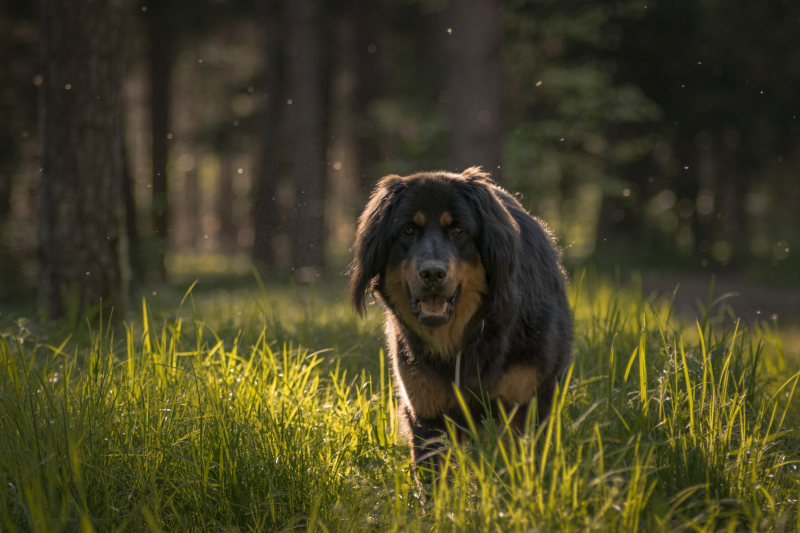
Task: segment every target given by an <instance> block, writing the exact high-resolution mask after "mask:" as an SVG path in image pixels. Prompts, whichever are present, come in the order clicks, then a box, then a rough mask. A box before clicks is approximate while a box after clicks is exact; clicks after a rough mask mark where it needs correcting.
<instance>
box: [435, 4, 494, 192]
mask: <svg viewBox="0 0 800 533" xmlns="http://www.w3.org/2000/svg"><path fill="white" fill-rule="evenodd" d="M445 23H446V24H447V26H448V37H447V46H446V51H447V72H446V76H447V80H446V88H447V98H448V102H449V111H450V124H451V126H452V128H453V133H452V153H451V158H450V162H451V167H452V168H453V170H462V169H464V168H466V167H470V166H473V165H481V166H482V167H483V168H484V169H485V170H487V171H488V172H490V173H491V174H492V175H493V176H495V177H497V176H498V174H499V167H500V156H501V153H500V152H501V143H500V141H501V139H500V135H501V131H500V118H501V117H500V111H501V100H502V93H501V88H502V68H501V58H500V7H499V2H495V1H494V0H450V2H449V5H448V9H447V12H446V19H445Z"/></svg>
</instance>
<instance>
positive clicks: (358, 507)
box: [0, 276, 800, 531]
mask: <svg viewBox="0 0 800 533" xmlns="http://www.w3.org/2000/svg"><path fill="white" fill-rule="evenodd" d="M590 278H591V277H586V276H579V277H577V279H575V280H574V281H573V283H572V288H571V300H572V303H573V309H574V313H575V321H576V323H575V337H576V341H575V344H576V359H575V361H576V362H575V364H574V365H573V367H572V368H571V370H570V373H569V375H568V376H566V377H565V379H564V380H563V382H562V384H561V387H560V389H559V391H558V392H557V395H556V401H554V405H553V411H552V413H551V415H550V418H549V423H547V424H543V425H540V426H538V427H537V426H535V425H533V424H529V425H528V429H527V431H525V433H524V435H523V436H520V437H510V436H509V431H508V424H507V420H508V418H507V416H505V417H504V416H503V415H502V414H501V417H500V419H499V420H496V419H495V420H492V419H487V420H483V421H481V420H473V421H472V424H471V425H470V427H466V428H461V430H463V431H466V432H467V433H468V434H470V435H471V436H472V439H471V442H470V444H469V445H458V446H451V447H450V449H449V452H448V457H447V460H446V462H445V466H444V467H443V471H442V472H441V475H440V476H439V477H438V480H437V481H434V482H433V483H432V485H431V486H430V487H428V489H427V492H428V494H427V495H424V496H423V495H421V494H418V493H417V488H416V485H415V484H414V482H413V480H412V478H411V475H410V471H409V455H408V450H407V449H406V448H404V447H403V446H399V445H397V444H395V443H396V442H397V438H396V437H397V435H396V431H397V428H396V422H395V414H396V413H395V410H396V404H395V401H394V396H393V394H392V392H391V383H390V377H389V370H388V364H387V361H386V360H385V358H384V356H383V353H382V350H381V345H382V339H381V327H380V316H379V313H377V312H371V313H370V316H369V318H368V320H367V321H366V322H364V323H362V322H359V321H358V320H357V319H356V317H354V314H353V313H352V311H351V310H350V309H349V308H348V306H347V303H346V301H345V297H344V290H343V288H342V287H339V286H337V285H335V284H331V285H330V286H324V285H322V286H318V287H315V288H308V287H295V288H287V287H283V286H280V285H276V284H270V283H263V282H251V283H249V284H248V285H245V286H241V287H231V288H228V289H225V290H224V291H217V290H210V291H204V290H203V288H202V287H201V286H197V287H192V288H191V289H190V290H187V291H185V292H184V293H183V294H182V295H181V294H180V293H176V294H174V295H173V296H174V301H173V302H172V307H171V308H170V307H166V306H163V307H160V308H158V309H153V308H151V304H150V303H148V302H146V301H145V302H143V303H142V305H141V309H140V316H139V317H138V318H136V319H135V320H132V321H131V322H129V323H128V324H127V325H126V326H125V327H124V329H113V328H109V327H103V328H99V329H97V330H94V331H92V332H91V334H90V335H88V336H86V339H87V340H85V341H84V340H78V337H79V335H77V334H76V335H75V336H74V337H72V338H66V339H64V340H63V341H62V342H58V343H49V342H48V341H46V340H43V339H40V338H37V337H35V336H34V335H32V334H31V333H30V332H29V331H26V332H23V331H22V330H21V329H20V330H17V331H6V332H3V336H2V340H0V390H2V393H0V454H1V455H0V482H2V486H3V489H2V490H0V499H2V501H1V502H0V529H2V530H4V531H53V530H63V529H66V530H81V531H92V530H127V529H134V530H136V529H145V530H165V531H169V530H186V529H214V530H217V529H228V528H240V529H242V530H287V529H294V528H300V529H308V530H313V529H321V530H329V531H351V530H363V529H375V530H381V531H383V530H392V531H422V530H424V531H431V530H435V531H439V530H460V531H528V530H532V529H534V530H542V531H575V530H586V529H590V530H592V529H594V530H602V531H606V530H620V531H634V530H646V531H672V530H706V531H714V530H719V529H728V530H731V529H752V530H784V531H791V530H798V529H800V513H798V496H800V481H798V480H800V475H798V474H800V473H799V472H798V468H799V467H800V451H798V450H800V435H799V434H798V429H797V428H798V422H799V421H800V412H799V411H800V409H798V405H800V402H798V399H797V395H798V394H800V391H797V386H798V380H799V379H800V376H799V375H798V373H797V371H798V366H797V364H796V361H792V360H786V358H785V357H784V354H783V350H784V348H783V344H781V342H782V336H781V333H780V332H779V331H775V330H774V329H770V328H769V327H767V326H761V325H755V326H745V325H744V324H742V323H740V322H738V321H736V320H735V319H729V318H730V317H726V318H724V319H720V316H726V315H724V314H722V315H719V316H716V315H712V314H711V313H716V312H717V310H716V309H714V308H713V306H709V308H708V309H704V312H703V314H701V315H700V316H698V317H697V320H696V321H695V320H690V319H688V318H686V317H676V316H674V315H673V314H672V312H671V307H670V304H669V301H668V300H659V301H653V300H651V299H645V298H643V297H642V296H641V291H637V290H621V289H619V288H618V287H616V286H614V285H611V284H608V283H605V282H602V281H598V280H595V279H590ZM163 296H164V295H162V297H163ZM182 300H183V301H182ZM82 338H83V337H81V339H82Z"/></svg>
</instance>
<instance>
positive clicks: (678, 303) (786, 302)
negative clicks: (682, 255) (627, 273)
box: [642, 274, 800, 325]
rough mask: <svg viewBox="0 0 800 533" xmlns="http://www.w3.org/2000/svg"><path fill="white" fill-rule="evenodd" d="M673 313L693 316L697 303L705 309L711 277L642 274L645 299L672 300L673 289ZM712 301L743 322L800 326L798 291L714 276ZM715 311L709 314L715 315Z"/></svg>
mask: <svg viewBox="0 0 800 533" xmlns="http://www.w3.org/2000/svg"><path fill="white" fill-rule="evenodd" d="M676 286H677V287H678V292H677V294H676V296H675V311H676V312H678V313H680V314H682V315H685V316H694V315H697V314H698V313H699V311H698V309H699V307H698V302H700V303H702V305H703V306H705V305H706V303H707V301H708V291H709V288H710V287H711V276H705V277H703V276H699V275H692V274H686V275H676V274H670V275H668V276H662V275H657V274H644V275H643V276H642V289H643V291H644V294H645V295H646V296H649V295H658V296H665V297H667V298H669V297H671V296H672V293H673V291H674V290H675V287H676ZM713 300H715V301H717V302H718V305H720V304H724V305H727V306H730V307H731V308H732V309H733V310H734V312H735V314H736V316H739V317H741V318H742V319H744V320H745V321H747V322H752V321H769V322H774V321H778V323H779V324H785V325H790V324H792V325H800V287H798V286H792V287H779V286H773V285H766V284H759V283H753V282H751V281H745V280H743V279H741V278H737V277H733V276H716V277H715V279H714V296H713ZM715 310H716V309H713V310H712V314H713V311H715Z"/></svg>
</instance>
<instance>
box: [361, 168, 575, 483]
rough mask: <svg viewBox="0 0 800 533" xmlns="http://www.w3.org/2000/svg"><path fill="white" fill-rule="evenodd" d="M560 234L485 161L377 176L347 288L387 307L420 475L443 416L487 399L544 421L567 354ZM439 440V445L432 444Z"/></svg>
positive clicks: (517, 417) (456, 417)
mask: <svg viewBox="0 0 800 533" xmlns="http://www.w3.org/2000/svg"><path fill="white" fill-rule="evenodd" d="M565 285H566V275H565V273H564V270H563V268H562V266H561V256H560V252H559V251H558V248H557V247H556V245H555V241H554V238H553V236H552V234H551V233H550V231H549V230H548V229H547V227H546V225H545V224H544V223H543V222H542V221H540V220H538V219H536V218H534V217H532V216H531V215H530V214H528V212H527V211H526V210H525V209H524V208H523V207H522V206H521V205H520V203H519V202H518V201H517V200H516V199H515V198H514V197H513V196H512V195H510V194H509V193H508V192H506V191H505V190H503V189H502V188H500V187H499V186H498V185H497V184H496V183H495V182H494V181H493V180H492V179H491V177H490V176H489V174H488V173H486V172H484V171H483V170H482V169H481V168H480V167H473V168H469V169H467V170H465V171H463V172H462V173H461V174H455V173H450V172H421V173H417V174H413V175H410V176H406V177H401V176H397V175H390V176H386V177H384V178H383V179H381V180H380V181H379V182H378V184H377V186H376V187H375V189H374V191H373V192H372V194H371V196H370V199H369V201H368V203H367V205H366V208H365V209H364V212H363V213H362V214H361V216H360V217H359V219H358V224H357V230H356V237H355V243H354V245H353V261H352V264H351V266H350V296H351V302H352V305H353V307H354V308H355V309H356V311H357V312H358V313H359V314H360V315H361V316H363V315H364V313H365V311H366V304H367V296H368V295H370V294H371V295H373V296H374V297H375V299H376V300H378V301H380V302H381V303H382V304H383V307H384V311H385V316H386V325H385V334H386V343H387V348H388V353H389V357H390V360H391V364H392V372H393V376H394V381H395V386H396V389H397V396H398V400H399V401H398V407H399V409H398V411H399V416H400V429H401V434H402V435H404V438H406V439H407V441H408V444H409V446H410V448H411V460H412V465H413V467H414V469H415V471H416V468H417V466H419V465H420V464H421V463H422V462H423V461H426V460H427V459H428V458H431V457H435V456H437V455H438V454H439V453H440V452H441V449H442V448H441V447H442V444H441V443H442V442H444V438H445V436H446V435H447V419H451V420H452V421H454V422H455V423H456V425H457V426H458V425H460V426H461V427H466V426H465V425H464V424H465V423H466V422H467V418H466V416H465V412H464V409H463V407H462V406H461V405H460V404H461V402H460V401H459V396H460V397H461V398H462V400H463V403H466V405H467V407H468V410H469V414H470V416H471V417H474V418H473V420H480V418H481V417H482V416H483V415H485V414H486V408H487V406H491V409H493V410H494V412H495V413H496V414H497V415H498V416H499V415H500V413H499V410H500V409H503V410H504V411H505V413H506V416H510V422H511V424H510V425H511V427H512V429H514V430H521V429H523V427H524V425H525V421H526V417H527V410H528V409H529V408H532V406H533V405H534V402H535V406H536V413H538V417H539V419H540V420H541V419H543V418H544V417H546V416H547V414H548V413H549V411H550V407H551V403H552V400H553V394H554V390H555V386H556V383H557V380H558V378H559V376H560V375H561V374H562V373H563V372H564V371H565V369H566V368H567V366H568V365H569V364H570V362H571V344H572V318H571V314H570V309H569V305H568V303H567V298H566V294H565ZM437 443H438V444H437Z"/></svg>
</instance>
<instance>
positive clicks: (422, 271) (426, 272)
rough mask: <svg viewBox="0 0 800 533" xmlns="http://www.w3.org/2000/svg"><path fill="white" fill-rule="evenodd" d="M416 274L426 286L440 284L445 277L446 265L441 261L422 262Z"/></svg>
mask: <svg viewBox="0 0 800 533" xmlns="http://www.w3.org/2000/svg"><path fill="white" fill-rule="evenodd" d="M418 273H419V277H420V278H421V279H422V281H423V282H424V283H425V284H426V285H432V284H434V283H440V282H441V281H443V280H444V278H445V277H447V265H445V264H444V263H443V262H441V261H424V262H423V263H422V264H421V265H420V266H419V271H418Z"/></svg>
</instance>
